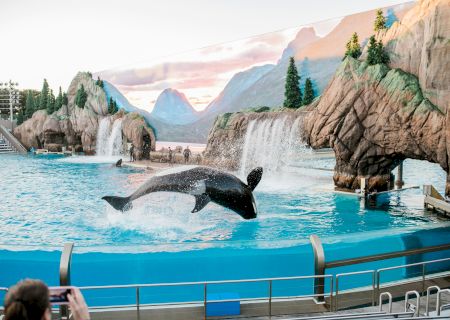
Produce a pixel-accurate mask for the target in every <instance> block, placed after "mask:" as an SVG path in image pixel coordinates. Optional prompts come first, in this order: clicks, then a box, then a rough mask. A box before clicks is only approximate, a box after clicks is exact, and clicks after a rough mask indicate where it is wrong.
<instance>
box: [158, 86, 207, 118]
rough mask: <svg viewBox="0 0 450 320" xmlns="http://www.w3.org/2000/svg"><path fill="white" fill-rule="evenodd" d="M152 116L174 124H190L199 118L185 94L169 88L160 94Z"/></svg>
mask: <svg viewBox="0 0 450 320" xmlns="http://www.w3.org/2000/svg"><path fill="white" fill-rule="evenodd" d="M151 115H152V116H154V117H155V118H158V119H159V120H162V121H164V122H167V123H173V124H188V123H191V122H194V121H196V120H197V119H198V117H199V115H198V113H197V111H195V110H194V108H193V107H192V105H191V104H190V102H189V100H188V99H187V98H186V96H185V95H184V93H182V92H180V91H178V90H176V89H173V88H167V89H165V90H163V91H162V92H161V93H160V95H159V96H158V99H156V102H155V106H154V108H153V111H152V113H151Z"/></svg>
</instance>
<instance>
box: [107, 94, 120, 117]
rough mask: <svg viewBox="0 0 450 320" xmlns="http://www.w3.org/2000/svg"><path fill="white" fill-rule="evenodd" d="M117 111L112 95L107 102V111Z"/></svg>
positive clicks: (111, 112)
mask: <svg viewBox="0 0 450 320" xmlns="http://www.w3.org/2000/svg"><path fill="white" fill-rule="evenodd" d="M117 111H119V108H118V107H117V103H116V101H115V100H114V99H113V98H112V97H110V98H109V103H108V112H109V113H110V114H115V113H117Z"/></svg>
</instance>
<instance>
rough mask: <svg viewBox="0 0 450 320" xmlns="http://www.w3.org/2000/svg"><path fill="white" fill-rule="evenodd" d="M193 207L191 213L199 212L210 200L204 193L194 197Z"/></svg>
mask: <svg viewBox="0 0 450 320" xmlns="http://www.w3.org/2000/svg"><path fill="white" fill-rule="evenodd" d="M194 197H195V207H194V209H192V211H191V212H192V213H194V212H199V211H200V210H202V209H203V208H204V207H205V206H206V205H207V204H208V203H209V202H210V201H211V199H210V198H209V196H208V195H207V194H206V193H202V194H200V195H195V196H194Z"/></svg>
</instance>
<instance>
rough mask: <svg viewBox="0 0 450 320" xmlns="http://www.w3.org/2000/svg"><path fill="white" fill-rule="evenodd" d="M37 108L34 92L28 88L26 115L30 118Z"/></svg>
mask: <svg viewBox="0 0 450 320" xmlns="http://www.w3.org/2000/svg"><path fill="white" fill-rule="evenodd" d="M34 108H35V102H34V97H33V93H32V92H31V90H28V94H27V99H26V101H25V117H26V118H27V119H30V118H31V117H32V116H33V113H34V110H35V109H34Z"/></svg>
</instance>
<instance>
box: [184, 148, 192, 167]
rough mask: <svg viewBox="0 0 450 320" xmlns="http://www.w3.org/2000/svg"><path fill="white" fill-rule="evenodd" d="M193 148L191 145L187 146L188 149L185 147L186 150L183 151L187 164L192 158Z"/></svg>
mask: <svg viewBox="0 0 450 320" xmlns="http://www.w3.org/2000/svg"><path fill="white" fill-rule="evenodd" d="M191 153H192V152H191V150H190V149H189V146H188V147H187V148H186V149H184V152H183V154H184V163H185V164H187V163H189V158H190V156H191Z"/></svg>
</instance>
